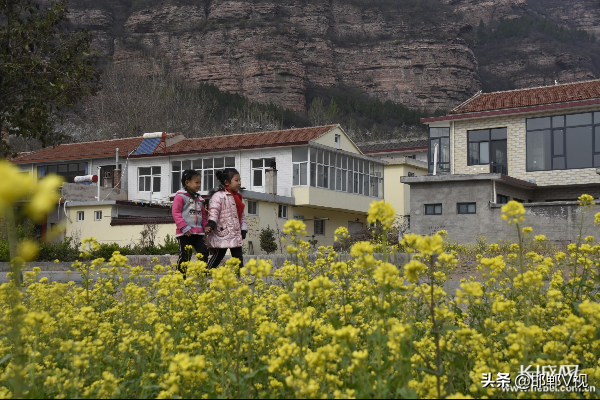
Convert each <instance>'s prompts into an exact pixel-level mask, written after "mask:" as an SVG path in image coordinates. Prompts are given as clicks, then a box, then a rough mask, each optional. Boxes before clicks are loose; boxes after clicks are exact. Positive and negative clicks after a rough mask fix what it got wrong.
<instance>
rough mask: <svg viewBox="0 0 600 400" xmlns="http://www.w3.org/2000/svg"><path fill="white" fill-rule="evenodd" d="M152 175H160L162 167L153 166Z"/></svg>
mask: <svg viewBox="0 0 600 400" xmlns="http://www.w3.org/2000/svg"><path fill="white" fill-rule="evenodd" d="M152 175H160V167H152Z"/></svg>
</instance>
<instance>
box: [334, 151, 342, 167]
mask: <svg viewBox="0 0 600 400" xmlns="http://www.w3.org/2000/svg"><path fill="white" fill-rule="evenodd" d="M335 166H336V167H338V168H342V155H341V154H337V155H336V157H335Z"/></svg>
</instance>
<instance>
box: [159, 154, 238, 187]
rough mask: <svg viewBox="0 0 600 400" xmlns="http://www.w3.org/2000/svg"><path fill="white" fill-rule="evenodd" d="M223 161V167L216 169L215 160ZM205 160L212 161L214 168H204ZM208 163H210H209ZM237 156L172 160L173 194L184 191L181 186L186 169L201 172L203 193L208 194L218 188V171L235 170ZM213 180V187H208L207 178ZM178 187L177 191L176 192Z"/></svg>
mask: <svg viewBox="0 0 600 400" xmlns="http://www.w3.org/2000/svg"><path fill="white" fill-rule="evenodd" d="M217 159H223V167H215V160H217ZM204 160H206V161H208V160H210V164H211V165H212V167H210V168H209V167H206V168H205V167H204ZM184 163H189V168H186V167H187V165H186V166H184V165H183V164H184ZM207 163H208V162H207ZM235 163H236V161H235V156H230V155H223V156H217V157H204V158H196V159H193V160H192V159H189V158H187V159H184V160H171V164H170V168H171V194H175V193H177V191H179V190H181V189H182V185H181V174H182V173H183V171H184V170H186V169H193V170H195V171H198V172H200V176H202V187H201V189H200V190H201V191H203V192H208V191H209V190H211V189H212V188H213V187H215V186H218V185H217V184H216V183H217V182H218V180H217V176H216V175H215V172H216V171H219V170H223V169H225V168H235ZM209 175H210V177H211V178H212V182H213V183H212V185H208V180H207V179H206V177H207V176H209ZM176 187H177V190H174V189H175V188H176Z"/></svg>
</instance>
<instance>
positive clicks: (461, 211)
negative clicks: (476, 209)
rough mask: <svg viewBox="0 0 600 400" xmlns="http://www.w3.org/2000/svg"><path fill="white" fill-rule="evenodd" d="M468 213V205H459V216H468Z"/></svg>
mask: <svg viewBox="0 0 600 400" xmlns="http://www.w3.org/2000/svg"><path fill="white" fill-rule="evenodd" d="M466 212H467V205H466V204H459V205H458V213H459V214H466Z"/></svg>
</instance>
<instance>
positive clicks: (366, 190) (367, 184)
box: [363, 175, 371, 196]
mask: <svg viewBox="0 0 600 400" xmlns="http://www.w3.org/2000/svg"><path fill="white" fill-rule="evenodd" d="M364 179H365V182H364V184H363V195H365V196H370V195H371V191H370V188H371V182H370V181H369V175H365V178H364Z"/></svg>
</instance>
